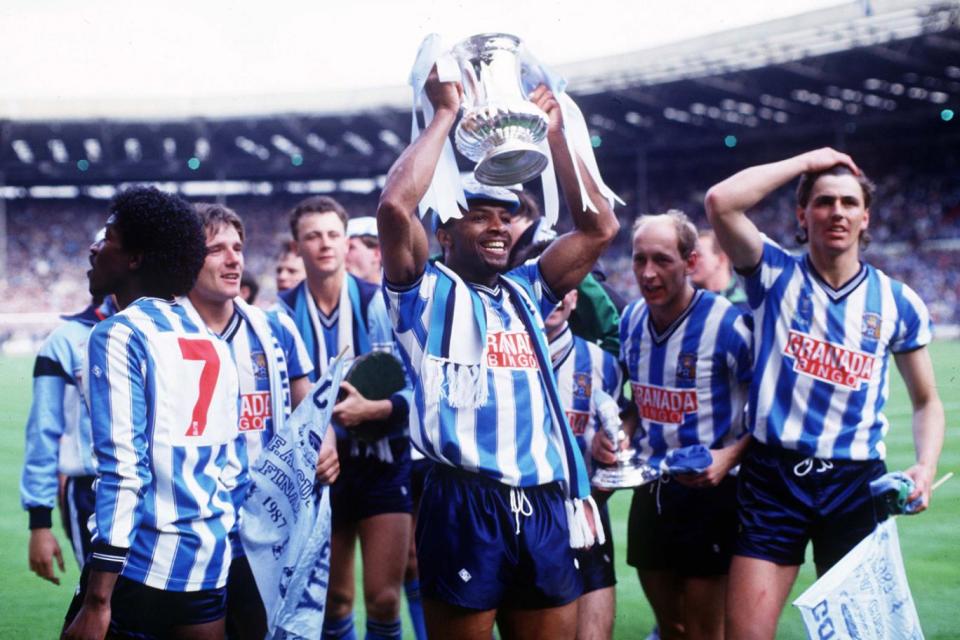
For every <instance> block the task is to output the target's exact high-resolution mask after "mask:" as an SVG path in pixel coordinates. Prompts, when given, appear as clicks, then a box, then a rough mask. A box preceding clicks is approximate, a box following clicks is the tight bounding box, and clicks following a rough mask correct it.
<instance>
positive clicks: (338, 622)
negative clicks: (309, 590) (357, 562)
mask: <svg viewBox="0 0 960 640" xmlns="http://www.w3.org/2000/svg"><path fill="white" fill-rule="evenodd" d="M356 545H357V525H356V523H354V522H350V521H340V522H336V523H335V525H334V526H333V528H332V531H331V533H330V584H329V586H328V587H327V611H326V613H325V615H324V620H323V634H324V637H328V638H353V637H355V635H354V630H353V598H354V588H355V587H354V580H355V578H354V570H353V565H354V552H355V548H356Z"/></svg>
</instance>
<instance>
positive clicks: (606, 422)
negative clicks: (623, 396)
mask: <svg viewBox="0 0 960 640" xmlns="http://www.w3.org/2000/svg"><path fill="white" fill-rule="evenodd" d="M611 403H612V404H611ZM611 403H598V404H599V408H598V413H599V414H600V425H601V427H602V428H603V431H604V433H606V434H607V437H608V438H610V442H613V443H615V444H616V445H617V461H616V462H615V463H613V464H610V465H602V464H600V463H599V462H597V461H596V460H594V466H595V467H596V471H595V472H594V474H593V478H591V479H590V483H591V484H592V485H593V486H594V487H596V488H597V489H603V490H605V491H615V490H617V489H631V488H633V487H639V486H640V485H643V484H647V483H648V482H653V481H654V480H656V479H657V478H658V477H660V472H659V470H657V469H656V468H655V467H651V466H650V465H649V464H647V463H646V462H645V461H643V460H640V459H637V458H636V455H637V452H636V450H635V449H634V448H633V447H628V448H626V449H621V446H622V444H623V441H624V440H626V438H627V434H625V433H624V432H623V430H622V429H621V428H620V413H619V411H618V409H617V405H616V401H614V400H612V399H611Z"/></svg>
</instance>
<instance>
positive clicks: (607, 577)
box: [575, 502, 617, 593]
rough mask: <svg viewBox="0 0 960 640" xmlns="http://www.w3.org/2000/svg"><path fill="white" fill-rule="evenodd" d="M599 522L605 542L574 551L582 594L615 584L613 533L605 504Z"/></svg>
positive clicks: (601, 508)
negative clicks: (581, 582)
mask: <svg viewBox="0 0 960 640" xmlns="http://www.w3.org/2000/svg"><path fill="white" fill-rule="evenodd" d="M600 522H601V523H602V524H603V531H604V533H606V534H607V541H606V542H604V543H603V544H595V545H593V546H592V547H590V548H589V549H576V550H575V553H576V556H577V564H578V566H579V568H580V575H581V576H582V577H583V592H584V593H590V592H591V591H598V590H600V589H606V588H607V587H612V586H614V585H616V584H617V574H616V570H615V569H614V565H613V532H612V531H611V530H610V512H609V509H607V503H606V502H604V503H603V504H602V505H600Z"/></svg>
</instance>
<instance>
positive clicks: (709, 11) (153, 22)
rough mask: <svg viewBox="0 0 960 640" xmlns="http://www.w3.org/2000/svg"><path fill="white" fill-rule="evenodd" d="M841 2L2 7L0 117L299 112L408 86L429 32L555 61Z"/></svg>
mask: <svg viewBox="0 0 960 640" xmlns="http://www.w3.org/2000/svg"><path fill="white" fill-rule="evenodd" d="M852 1H853V0H778V1H776V2H771V1H769V0H724V1H723V2H717V1H716V0H669V1H665V0H657V1H655V2H651V1H649V0H646V1H645V0H588V1H583V0H581V1H578V2H573V1H571V0H547V1H544V0H537V1H532V0H528V1H527V2H523V1H522V0H513V1H507V0H483V1H482V2H481V1H476V2H465V1H463V0H393V1H390V0H352V1H351V0H337V1H336V2H333V1H331V0H313V1H311V2H308V1H300V0H272V1H270V2H264V1H263V0H258V1H244V2H238V1H230V0H166V1H164V2H152V3H144V2H136V1H133V2H131V1H130V0H88V1H86V2H81V1H78V0H5V1H4V2H3V3H2V4H0V61H2V62H0V118H2V117H15V118H16V117H23V118H29V117H44V116H45V115H47V112H48V111H49V112H50V113H59V114H62V115H67V114H72V115H76V116H81V117H82V116H88V115H103V114H107V115H109V114H110V113H124V112H136V111H138V110H141V111H143V112H144V113H147V112H151V111H156V110H157V109H160V110H162V109H163V108H164V105H172V104H178V103H179V104H180V106H181V107H183V105H185V104H188V103H189V104H192V105H198V104H207V105H209V106H208V107H203V108H206V109H209V110H212V111H216V103H217V101H220V103H221V104H222V105H223V108H225V109H227V110H229V109H230V108H231V107H230V105H228V103H229V102H231V101H233V105H232V108H234V109H236V108H238V105H237V102H240V103H241V104H249V105H250V109H251V111H257V110H258V109H257V106H258V105H259V104H261V103H262V104H267V103H269V104H271V105H273V106H274V107H275V108H276V107H277V106H280V107H282V106H283V105H284V104H288V103H289V104H291V105H292V104H294V103H297V104H304V103H306V104H309V103H310V101H311V99H317V100H319V98H320V97H321V96H322V95H323V94H324V92H344V91H361V90H363V89H371V88H382V87H396V86H400V85H403V84H405V82H406V79H407V75H408V74H409V71H410V67H411V66H412V64H413V60H414V57H415V54H416V51H417V48H418V46H419V44H420V42H421V40H422V39H423V37H424V36H426V35H427V34H428V33H431V32H436V33H439V34H440V35H441V36H443V38H444V40H445V41H446V42H448V43H449V44H451V45H452V44H454V43H456V42H457V41H458V40H460V39H462V38H464V37H467V36H469V35H472V34H475V33H482V32H485V31H505V32H509V33H514V34H516V35H518V36H520V37H521V38H522V39H523V40H525V41H526V43H527V46H529V47H530V50H531V51H533V52H534V53H535V54H536V55H537V57H538V58H539V59H540V60H541V61H543V62H544V63H546V64H549V65H561V64H563V63H566V62H573V61H578V60H584V59H589V58H594V57H600V56H606V55H614V54H619V53H625V52H631V51H638V50H642V49H646V48H650V47H653V46H657V45H660V44H665V43H669V42H674V41H679V40H684V39H687V38H691V37H695V36H698V35H704V34H707V33H713V32H719V31H725V30H728V29H732V28H735V27H738V26H743V25H746V24H752V23H757V22H763V21H766V20H771V19H775V18H780V17H785V16H789V15H794V14H797V13H802V12H806V11H812V10H815V9H819V8H823V7H827V6H835V5H838V4H846V3H851V2H852ZM258 96H259V97H261V98H263V100H260V101H258V100H257V99H256V98H257V97H258ZM247 99H249V102H248V103H243V100H247ZM198 108H200V107H198ZM241 108H242V107H241Z"/></svg>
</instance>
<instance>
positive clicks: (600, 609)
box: [576, 499, 617, 640]
mask: <svg viewBox="0 0 960 640" xmlns="http://www.w3.org/2000/svg"><path fill="white" fill-rule="evenodd" d="M597 504H598V506H599V508H600V521H601V523H602V524H603V529H604V531H605V532H606V542H604V543H603V544H602V545H594V546H593V547H591V548H590V549H579V550H577V552H576V555H577V564H578V569H579V570H580V576H581V578H582V579H583V595H581V596H580V598H578V599H577V640H610V638H611V637H612V636H613V616H614V611H615V609H616V593H615V592H614V587H615V585H616V584H617V576H616V572H615V571H614V558H613V532H612V531H611V528H610V514H609V511H608V509H607V501H606V500H604V499H601V500H600V501H598V503H597Z"/></svg>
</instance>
